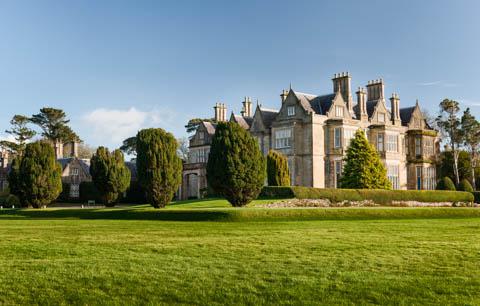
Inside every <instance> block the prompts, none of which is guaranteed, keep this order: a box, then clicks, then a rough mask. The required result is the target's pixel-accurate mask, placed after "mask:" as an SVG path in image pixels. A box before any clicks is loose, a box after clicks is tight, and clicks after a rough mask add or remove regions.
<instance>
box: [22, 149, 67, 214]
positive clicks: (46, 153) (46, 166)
mask: <svg viewBox="0 0 480 306" xmlns="http://www.w3.org/2000/svg"><path fill="white" fill-rule="evenodd" d="M61 175H62V169H61V166H60V164H59V163H57V160H56V159H55V153H54V152H53V149H52V146H51V145H50V144H48V143H46V142H34V143H29V144H27V145H26V147H25V153H24V155H23V157H22V160H21V164H20V169H19V177H20V178H21V182H20V183H19V186H20V188H19V189H20V191H19V193H20V194H19V196H20V200H21V202H22V204H23V205H25V206H30V205H31V206H33V207H34V208H40V207H42V206H44V205H48V204H50V203H51V202H52V201H54V200H55V199H56V198H57V197H58V196H59V195H60V193H61V192H62V178H61Z"/></svg>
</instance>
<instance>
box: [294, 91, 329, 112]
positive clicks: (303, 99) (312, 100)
mask: <svg viewBox="0 0 480 306" xmlns="http://www.w3.org/2000/svg"><path fill="white" fill-rule="evenodd" d="M293 93H294V94H295V96H296V97H297V99H298V100H299V101H300V104H301V105H302V107H303V109H305V110H306V111H308V112H312V113H316V114H319V115H326V114H327V112H328V110H329V109H330V107H331V106H332V102H333V99H334V98H335V94H334V93H333V94H327V95H321V96H316V95H312V94H307V93H303V92H295V91H294V92H293Z"/></svg>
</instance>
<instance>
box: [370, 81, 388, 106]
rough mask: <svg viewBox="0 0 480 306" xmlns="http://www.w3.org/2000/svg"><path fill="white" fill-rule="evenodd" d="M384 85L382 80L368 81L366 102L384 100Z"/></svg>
mask: <svg viewBox="0 0 480 306" xmlns="http://www.w3.org/2000/svg"><path fill="white" fill-rule="evenodd" d="M384 91H385V84H384V83H383V79H378V80H372V81H368V84H367V98H368V100H367V101H376V100H384Z"/></svg>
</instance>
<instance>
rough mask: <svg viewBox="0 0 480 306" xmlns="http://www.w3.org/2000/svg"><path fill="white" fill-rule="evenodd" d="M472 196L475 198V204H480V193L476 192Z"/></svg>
mask: <svg viewBox="0 0 480 306" xmlns="http://www.w3.org/2000/svg"><path fill="white" fill-rule="evenodd" d="M472 194H473V197H474V202H475V203H477V204H480V191H474V192H472Z"/></svg>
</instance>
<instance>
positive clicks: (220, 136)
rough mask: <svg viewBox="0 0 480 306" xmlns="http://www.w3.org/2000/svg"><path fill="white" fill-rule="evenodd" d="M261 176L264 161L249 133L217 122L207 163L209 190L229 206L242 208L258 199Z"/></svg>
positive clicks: (229, 124) (237, 126)
mask: <svg viewBox="0 0 480 306" xmlns="http://www.w3.org/2000/svg"><path fill="white" fill-rule="evenodd" d="M265 175H266V171H265V158H264V157H263V154H262V152H261V151H260V148H259V147H258V143H257V141H256V140H255V139H254V138H253V137H252V136H251V135H250V133H249V132H248V131H246V130H245V129H243V128H242V127H240V125H238V124H237V123H234V122H220V123H218V125H217V128H216V131H215V135H214V137H213V139H212V145H211V147H210V155H209V158H208V163H207V180H208V184H209V185H210V186H211V187H212V189H213V190H214V191H215V192H216V193H217V194H219V195H220V196H223V197H225V198H226V199H227V200H228V201H229V202H230V204H232V205H233V206H235V207H240V206H244V205H246V204H248V203H249V202H251V201H252V200H253V199H256V198H257V197H258V195H259V194H260V191H261V189H262V186H263V184H264V182H265Z"/></svg>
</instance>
